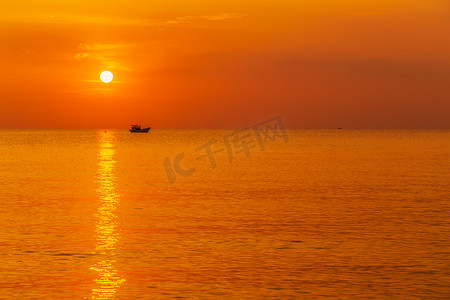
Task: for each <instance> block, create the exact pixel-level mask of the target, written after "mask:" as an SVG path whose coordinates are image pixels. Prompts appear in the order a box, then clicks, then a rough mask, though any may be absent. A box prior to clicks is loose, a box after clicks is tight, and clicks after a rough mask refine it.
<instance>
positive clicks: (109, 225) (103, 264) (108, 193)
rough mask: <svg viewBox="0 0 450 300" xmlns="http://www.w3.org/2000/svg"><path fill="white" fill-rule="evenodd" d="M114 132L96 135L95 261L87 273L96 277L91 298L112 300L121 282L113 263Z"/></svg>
mask: <svg viewBox="0 0 450 300" xmlns="http://www.w3.org/2000/svg"><path fill="white" fill-rule="evenodd" d="M114 139H115V137H114V133H112V132H108V133H106V132H105V133H103V132H102V133H100V136H99V141H100V149H99V152H98V169H97V182H98V184H99V188H98V197H99V201H98V210H97V224H96V249H95V253H96V254H97V255H98V256H97V257H98V259H97V261H96V263H95V265H94V266H93V267H91V270H95V271H96V272H97V273H98V275H97V278H96V279H95V280H94V281H95V283H96V284H95V287H94V288H93V289H92V299H112V298H114V297H115V295H116V293H117V290H118V288H119V286H120V285H121V284H122V282H124V281H125V279H123V278H121V277H120V276H119V275H118V270H117V267H116V266H115V264H116V260H115V255H116V243H117V241H118V239H119V234H118V232H117V230H116V229H117V215H116V214H115V210H116V208H117V204H118V202H119V195H118V193H117V187H116V176H115V173H114V171H115V165H116V161H115V158H114V156H115V149H114Z"/></svg>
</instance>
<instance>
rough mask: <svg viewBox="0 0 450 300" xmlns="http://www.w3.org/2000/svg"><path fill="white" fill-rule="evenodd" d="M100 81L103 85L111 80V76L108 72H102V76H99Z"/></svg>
mask: <svg viewBox="0 0 450 300" xmlns="http://www.w3.org/2000/svg"><path fill="white" fill-rule="evenodd" d="M100 80H101V81H103V82H104V83H108V82H111V81H112V80H113V74H112V73H111V72H110V71H103V72H102V74H100Z"/></svg>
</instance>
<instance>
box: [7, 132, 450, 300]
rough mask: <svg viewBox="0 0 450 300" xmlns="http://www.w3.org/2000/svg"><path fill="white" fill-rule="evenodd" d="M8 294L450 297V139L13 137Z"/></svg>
mask: <svg viewBox="0 0 450 300" xmlns="http://www.w3.org/2000/svg"><path fill="white" fill-rule="evenodd" d="M0 204H1V208H0V225H1V227H0V299H450V131H449V130H347V129H345V128H344V129H343V130H338V129H333V130H289V129H284V128H281V127H280V126H278V127H277V126H275V125H274V126H266V127H264V128H256V127H249V128H245V129H241V130H162V129H151V130H150V132H149V133H147V134H144V133H130V132H128V131H127V130H109V129H102V130H0Z"/></svg>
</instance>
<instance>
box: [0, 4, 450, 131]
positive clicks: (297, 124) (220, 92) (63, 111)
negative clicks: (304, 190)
mask: <svg viewBox="0 0 450 300" xmlns="http://www.w3.org/2000/svg"><path fill="white" fill-rule="evenodd" d="M0 43H1V46H0V49H1V50H0V51H1V52H0V63H1V67H2V68H1V69H2V72H0V128H128V127H129V125H130V124H131V123H142V124H143V125H152V127H154V128H240V127H245V126H248V125H252V124H254V123H257V122H260V121H263V120H265V119H268V118H270V117H273V116H278V115H279V116H282V118H283V120H284V122H285V124H286V125H287V126H288V127H290V128H336V127H344V128H446V129H448V128H450V1H448V0H426V1H425V0H365V1H361V0H340V1H336V0H309V1H305V0H277V1H274V0H272V1H265V0H258V1H256V0H239V1H237V0H227V1H223V0H218V1H211V0H208V1H206V0H193V1H186V0H184V1H182V0H165V1H152V0H138V1H129V0H126V1H125V0H111V1H106V0H101V1H100V0H89V1H87V0H77V1H75V0H65V1H61V0H40V1H36V0H16V1H6V2H5V1H3V3H2V4H1V9H0ZM104 70H109V71H111V72H112V73H113V74H114V79H113V81H112V82H110V83H103V82H101V81H100V78H99V76H100V73H101V72H102V71H104Z"/></svg>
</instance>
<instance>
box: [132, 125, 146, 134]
mask: <svg viewBox="0 0 450 300" xmlns="http://www.w3.org/2000/svg"><path fill="white" fill-rule="evenodd" d="M150 128H151V127H147V128H141V125H131V129H130V132H137V133H147V132H148V131H149V130H150Z"/></svg>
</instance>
